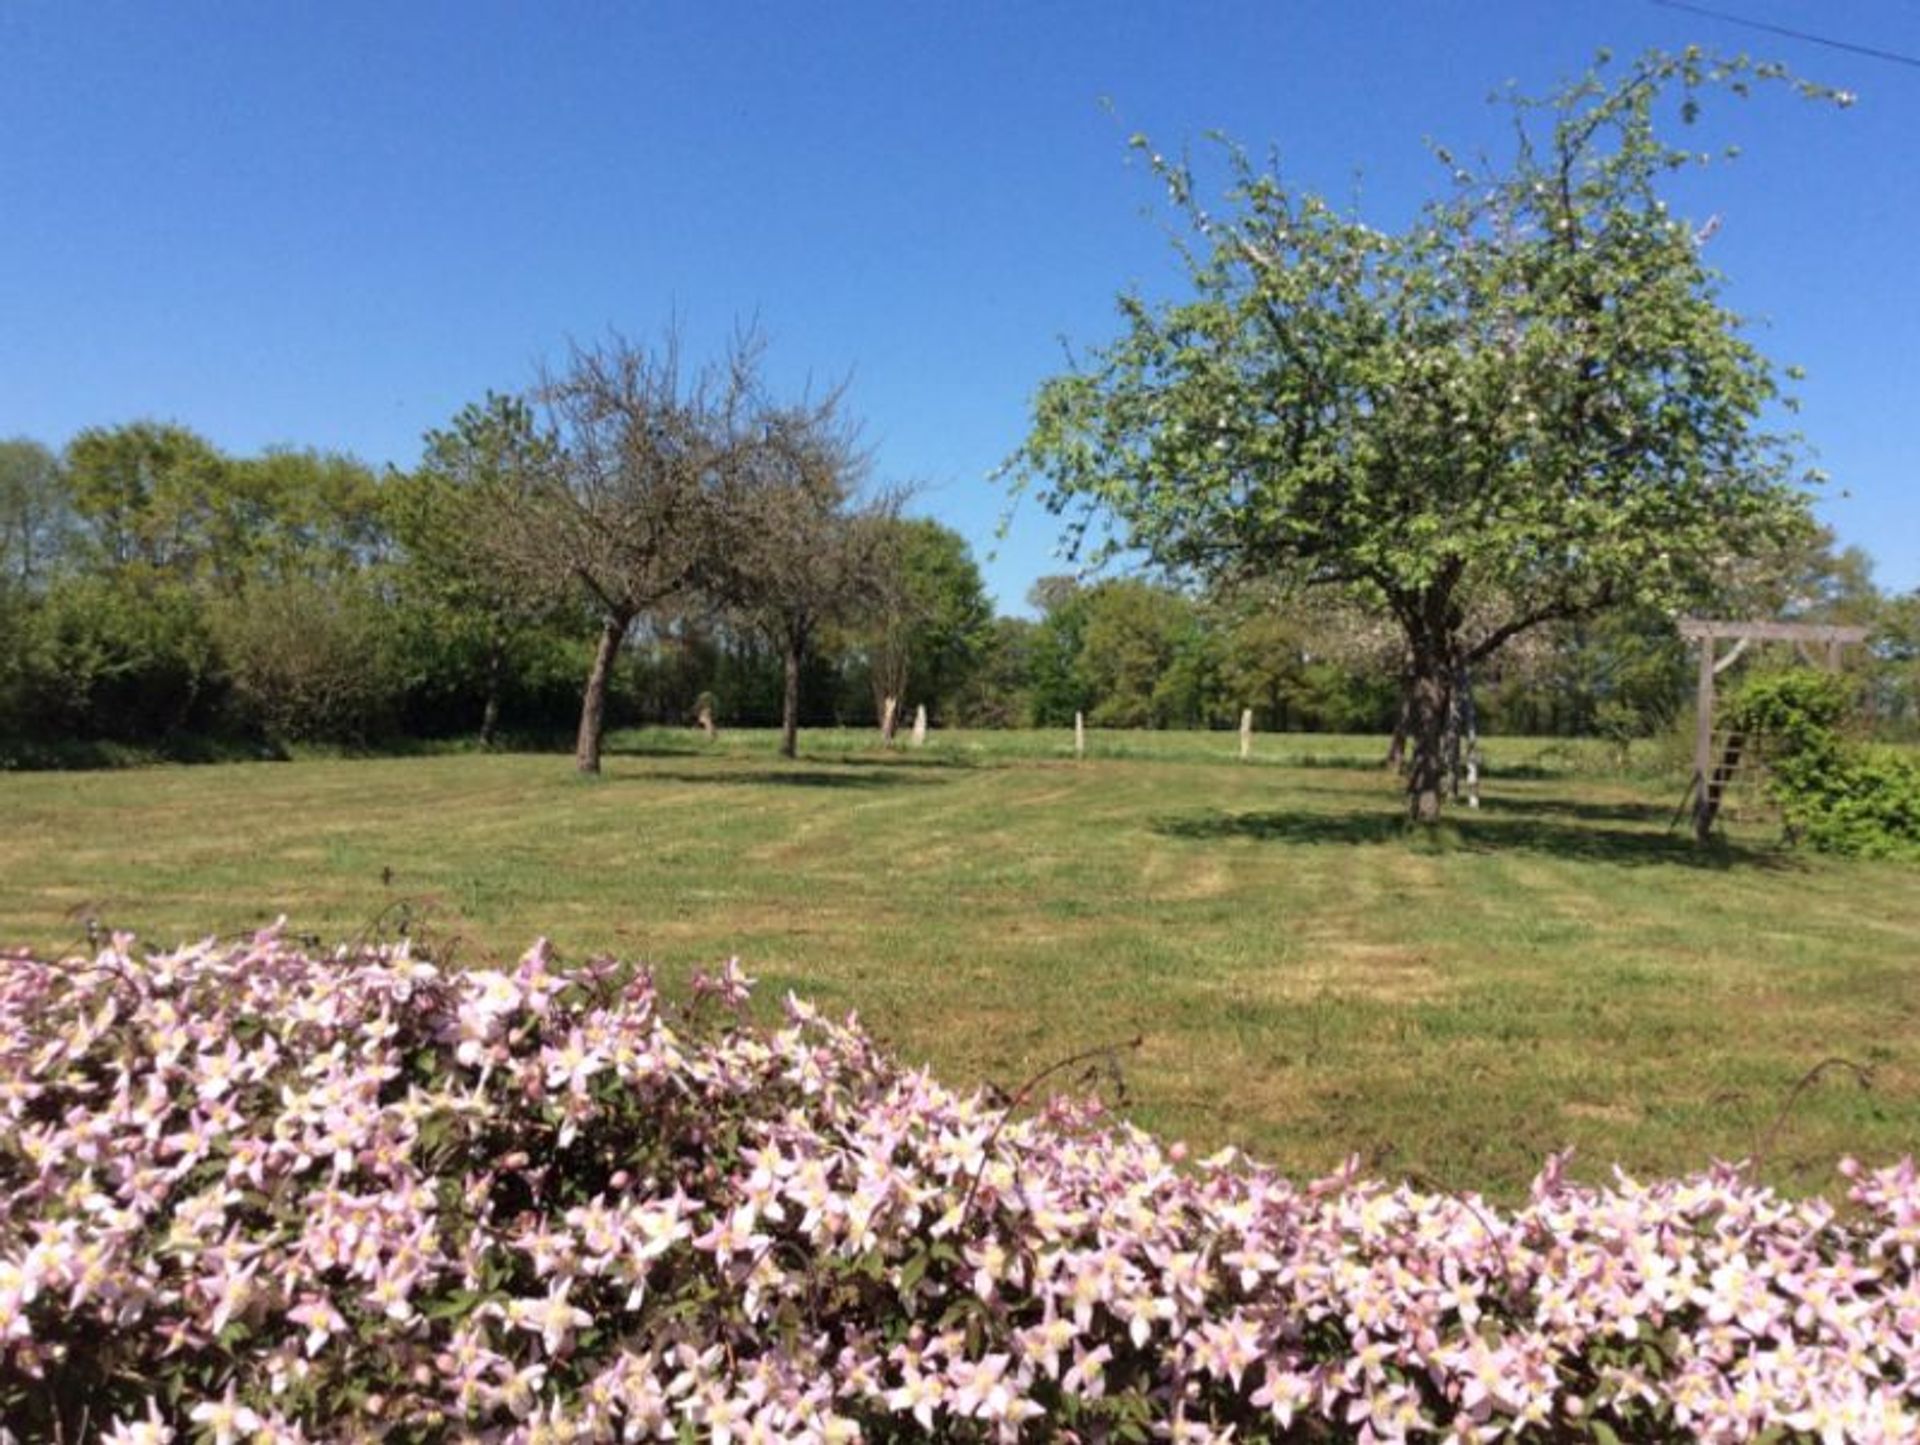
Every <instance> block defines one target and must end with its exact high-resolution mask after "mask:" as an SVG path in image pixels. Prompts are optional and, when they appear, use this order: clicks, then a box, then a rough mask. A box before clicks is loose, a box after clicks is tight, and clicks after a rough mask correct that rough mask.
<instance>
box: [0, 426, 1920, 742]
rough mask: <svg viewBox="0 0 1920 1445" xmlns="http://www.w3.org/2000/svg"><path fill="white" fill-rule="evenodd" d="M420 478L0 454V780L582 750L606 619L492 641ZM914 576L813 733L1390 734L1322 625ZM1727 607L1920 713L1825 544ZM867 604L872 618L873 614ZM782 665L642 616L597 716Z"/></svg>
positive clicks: (1648, 635)
mask: <svg viewBox="0 0 1920 1445" xmlns="http://www.w3.org/2000/svg"><path fill="white" fill-rule="evenodd" d="M435 485H436V480H435V478H434V476H433V470H432V468H431V466H429V465H424V464H423V466H422V467H421V468H420V469H418V470H417V471H416V472H413V473H403V472H398V471H389V472H386V473H381V472H378V471H376V470H374V469H372V468H370V467H368V466H366V465H364V464H363V463H361V462H359V461H356V460H354V459H353V458H351V457H348V456H344V455H340V454H338V453H333V452H327V451H318V450H292V449H288V450H276V451H271V452H268V453H265V454H263V455H260V456H253V457H232V456H227V455H225V454H223V453H222V452H220V451H219V450H218V449H216V448H215V447H214V446H212V445H211V444H210V443H209V442H207V441H206V440H205V439H204V438H202V437H199V436H197V435H196V434H194V433H193V432H192V431H190V430H187V429H185V428H183V427H180V426H175V425H162V424H155V423H150V422H138V423H133V424H130V425H124V426H117V427H109V428H99V429H93V430H88V431H85V432H82V433H81V434H79V435H78V436H76V437H74V438H73V439H72V440H71V441H70V442H69V443H68V444H67V445H66V447H65V448H64V449H63V450H62V451H60V452H58V453H56V452H54V451H51V450H49V449H48V448H47V447H45V446H43V445H41V444H40V443H38V442H34V441H29V440H15V441H11V442H5V443H0V764H10V765H16V766H17V765H22V764H32V763H34V762H38V761H50V762H57V761H61V760H63V759H67V760H84V758H85V756H86V754H87V750H88V749H89V748H95V747H97V746H98V745H102V744H125V745H131V746H133V747H135V748H138V749H150V750H152V751H154V752H158V753H173V754H176V755H189V754H191V753H193V752H195V751H221V750H238V749H249V750H252V749H259V750H269V751H270V750H274V749H278V748H280V747H283V746H285V745H289V744H303V743H328V744H340V745H347V746H365V747H380V746H387V745H394V744H399V743H403V742H405V741H406V740H410V739H421V740H426V739H447V738H457V737H461V736H480V735H482V734H483V733H484V734H485V735H486V736H487V737H488V739H489V740H495V739H500V740H509V739H519V740H526V741H544V740H548V739H554V740H558V739H563V738H566V737H569V736H570V735H571V733H572V731H573V729H574V727H575V725H576V723H577V720H578V717H579V711H580V698H581V688H582V682H583V679H584V678H585V677H586V675H587V672H588V670H589V667H590V664H591V661H592V655H593V650H594V647H595V642H596V637H597V635H598V632H599V620H598V619H597V618H596V616H595V615H594V614H593V612H592V611H591V610H590V609H589V608H588V607H587V606H586V605H584V604H583V603H581V602H579V601H578V600H577V599H575V600H573V601H571V602H570V601H566V600H559V601H553V602H551V603H549V604H547V605H544V607H543V608H541V609H537V610H536V611H535V612H533V613H532V614H529V615H525V616H522V617H521V618H520V619H519V621H518V622H517V624H516V625H515V626H514V627H513V628H512V629H511V630H510V631H503V630H502V629H500V628H499V627H498V626H496V625H494V624H493V622H492V620H491V619H490V615H489V613H488V611H487V609H486V608H485V607H482V606H478V605H475V604H474V602H473V600H472V598H471V596H470V591H471V589H463V588H462V587H460V586H451V585H449V583H448V580H447V568H446V565H445V558H444V557H443V556H442V555H440V547H441V544H440V540H439V538H440V533H441V531H442V529H443V528H444V519H445V515H446V509H445V508H444V507H439V506H436V505H434V501H433V498H434V493H433V491H432V489H433V487H434V486H435ZM887 525H889V526H891V527H892V528H894V529H895V532H896V543H897V547H896V551H895V552H894V553H893V554H892V555H895V556H896V557H897V558H898V566H899V569H900V571H901V573H902V576H901V577H900V578H899V579H898V580H897V584H896V585H893V586H891V587H889V588H886V589H884V590H885V595H886V596H887V597H888V598H889V599H891V600H890V601H889V602H888V603H887V604H886V605H884V606H882V605H880V604H878V603H876V606H875V608H874V609H873V615H870V616H865V617H862V616H860V615H859V609H855V612H854V614H853V615H852V616H851V617H850V618H849V619H848V620H844V621H840V622H837V623H836V624H835V625H834V626H832V627H830V628H828V629H826V630H825V632H824V633H823V634H822V635H821V636H820V637H819V638H818V639H817V640H816V641H815V643H814V645H813V646H812V649H811V651H810V653H809V655H808V656H807V659H806V662H805V666H804V670H803V674H802V678H801V688H800V698H801V702H800V707H801V718H802V721H803V722H804V723H806V724H808V725H826V724H834V725H841V726H868V725H876V724H877V722H878V719H879V715H880V712H881V709H882V706H883V699H884V698H885V697H887V696H894V697H897V698H898V699H899V703H900V709H901V712H902V713H903V714H905V715H908V716H910V715H911V711H912V709H913V708H914V707H915V706H916V705H924V706H925V707H926V708H927V709H928V712H929V714H930V715H931V717H932V719H933V720H934V722H935V723H936V724H943V725H964V726H986V727H996V726H1009V727H1013V726H1066V725H1070V724H1071V722H1072V719H1073V716H1074V714H1075V713H1076V712H1083V713H1085V714H1086V717H1087V719H1088V721H1089V723H1090V724H1092V725H1094V726H1102V727H1143V728H1170V727H1230V726H1233V725H1234V724H1235V723H1237V721H1238V719H1239V716H1240V712H1241V710H1242V709H1243V708H1251V709H1252V710H1253V712H1254V716H1255V720H1256V723H1257V725H1258V726H1259V727H1261V728H1262V729H1285V730H1302V731H1312V730H1330V731H1332V730H1337V731H1343V732H1350V731H1379V732H1383V733H1384V732H1386V731H1388V730H1389V729H1391V728H1392V726H1393V724H1394V720H1395V715H1396V710H1397V708H1398V705H1399V699H1400V692H1401V687H1400V660H1399V658H1398V657H1397V655H1396V652H1395V646H1396V644H1395V640H1394V637H1393V635H1392V633H1391V632H1390V631H1389V630H1388V629H1385V628H1383V627H1381V626H1380V625H1378V624H1377V623H1371V622H1369V621H1368V620H1367V618H1366V615H1365V613H1364V611H1363V610H1361V609H1357V608H1353V607H1349V606H1345V605H1342V604H1341V603H1340V601H1339V600H1338V599H1336V598H1330V597H1324V596H1320V595H1317V594H1314V593H1311V592H1288V591H1285V590H1281V589H1278V588H1274V587H1270V586H1269V587H1257V588H1243V589H1235V590H1232V591H1215V592H1211V593H1195V592H1190V591H1186V590H1181V589H1179V588H1176V587H1173V586H1170V585H1165V584H1162V583H1158V582H1151V581H1147V580H1142V579H1138V578H1116V579H1108V580H1102V581H1095V582H1091V583H1082V582H1076V581H1075V580H1073V579H1071V578H1065V577H1057V578H1047V579H1043V580H1042V581H1041V582H1040V583H1039V584H1037V585H1036V586H1035V588H1034V589H1033V592H1032V594H1031V596H1030V597H1029V599H1028V600H1029V603H1030V605H1031V606H1032V608H1033V610H1034V612H1035V614H1036V615H1035V616H1033V617H1031V618H1028V617H1006V616H995V615H994V611H993V608H992V606H991V605H990V603H989V600H988V598H987V595H986V592H985V588H984V586H983V584H982V581H981V577H980V573H979V570H978V567H977V566H976V565H975V562H974V559H973V558H972V556H971V555H970V554H969V551H968V548H967V544H966V542H965V540H964V539H963V538H961V537H960V536H959V535H957V534H956V533H954V532H953V531H951V530H950V529H947V528H945V527H943V526H941V525H939V524H938V523H935V522H932V521H927V520H921V519H907V518H896V519H891V520H890V521H889V522H888V523H887ZM1742 589H1743V590H1742V591H1741V593H1740V595H1739V596H1737V597H1733V596H1730V597H1729V599H1728V605H1729V606H1738V607H1745V608H1748V609H1750V610H1753V609H1760V608H1766V609H1769V610H1774V611H1778V610H1792V611H1796V612H1798V613H1801V614H1803V615H1807V616H1821V617H1827V618H1831V619H1835V620H1846V621H1863V622H1866V623H1868V624H1869V625H1871V626H1873V627H1874V628H1875V629H1876V634H1875V642H1874V644H1873V647H1872V648H1871V649H1870V651H1869V652H1868V653H1866V654H1864V655H1861V656H1859V657H1858V658H1856V660H1855V662H1854V664H1853V666H1854V667H1855V668H1856V669H1857V670H1858V671H1859V673H1860V676H1861V678H1862V680H1863V682H1864V685H1865V692H1866V694H1867V696H1868V699H1869V703H1870V707H1871V711H1872V712H1873V714H1874V715H1875V716H1876V717H1877V718H1878V720H1879V721H1880V723H1881V724H1882V726H1884V727H1886V728H1888V729H1892V730H1896V731H1908V732H1910V731H1912V730H1914V728H1915V726H1916V718H1917V716H1920V708H1917V706H1916V698H1917V697H1920V599H1917V598H1916V596H1915V595H1913V594H1909V595H1906V596H1904V597H1897V598H1890V597H1886V596H1883V595H1882V594H1881V593H1880V592H1879V591H1878V590H1877V589H1876V588H1875V587H1874V585H1873V583H1872V580H1871V576H1870V573H1869V569H1868V567H1867V564H1866V561H1865V559H1864V557H1862V556H1860V555H1859V554H1858V553H1857V552H1851V551H1849V552H1841V553H1837V554H1836V553H1835V551H1834V550H1833V548H1832V546H1831V544H1830V541H1828V540H1826V539H1822V540H1821V541H1820V542H1819V544H1818V545H1816V546H1813V547H1810V548H1809V549H1808V550H1807V551H1806V552H1805V553H1804V554H1802V555H1796V556H1794V557H1791V558H1784V559H1779V560H1778V562H1777V563H1776V564H1774V566H1773V571H1772V574H1771V575H1770V576H1768V577H1765V578H1762V579H1761V580H1760V581H1759V582H1756V581H1755V579H1754V577H1753V576H1751V575H1748V576H1746V577H1745V578H1744V580H1743V583H1742ZM876 595H878V594H876ZM782 662H783V659H782V655H781V652H780V650H779V649H778V648H777V647H776V646H774V645H772V644H771V643H770V642H769V640H768V639H767V638H766V637H765V636H764V634H763V633H762V632H761V631H759V630H758V629H756V628H754V627H752V626H750V625H747V624H746V623H745V622H744V621H743V619H741V618H740V617H737V616H732V615H729V614H728V613H727V612H725V611H724V610H715V609H711V608H706V607H693V608H687V609H682V610H678V611H666V612H662V613H661V614H659V615H656V616H652V617H648V618H646V619H643V621H642V625H641V626H640V627H638V628H637V630H636V631H635V632H634V633H633V635H632V637H631V638H630V640H629V641H628V643H627V645H626V646H625V648H624V649H623V651H622V653H621V655H620V658H619V661H618V665H617V667H616V669H615V671H614V674H613V677H612V682H611V686H610V691H609V698H608V720H609V722H610V723H611V724H612V725H614V726H620V725H626V724H641V723H652V724H690V723H692V722H693V721H694V719H695V718H696V716H697V715H698V713H699V711H700V709H701V708H702V706H703V705H705V706H709V707H710V708H711V709H712V712H713V715H714V717H715V718H716V719H717V721H718V722H719V723H720V725H721V726H729V725H732V726H766V725H771V724H774V723H777V722H778V721H779V720H780V716H781V708H782V695H783V674H782ZM1691 677H1692V663H1691V661H1690V659H1689V657H1688V654H1687V652H1686V650H1685V649H1684V647H1683V645H1682V644H1681V643H1680V641H1679V639H1678V638H1677V637H1676V636H1675V634H1674V632H1673V629H1672V626H1671V622H1670V620H1669V619H1665V618H1661V617H1657V616H1636V615H1633V614H1616V615H1614V616H1611V617H1609V618H1606V619H1604V620H1602V621H1601V622H1598V623H1591V624H1586V625H1583V626H1578V627H1563V628H1560V629H1558V630H1554V629H1547V630H1543V631H1542V632H1540V633H1539V634H1538V635H1537V636H1536V637H1535V638H1533V639H1531V640H1530V641H1529V643H1528V644H1527V645H1526V646H1525V647H1516V648H1514V649H1512V650H1510V652H1509V653H1508V654H1506V655H1503V657H1502V659H1501V667H1500V670H1499V672H1498V673H1497V674H1494V675H1490V676H1487V677H1483V678H1479V679H1477V680H1476V687H1477V695H1478V705H1479V713H1480V720H1481V726H1482V728H1483V730H1485V731H1489V732H1526V733H1533V734H1569V735H1571V734H1594V733H1600V734H1606V735H1613V736H1618V737H1621V738H1627V737H1632V736H1636V735H1643V734H1647V733H1651V732H1654V731H1657V730H1659V729H1660V728H1662V727H1663V726H1665V725H1667V724H1668V723H1670V722H1671V721H1672V719H1673V718H1674V716H1675V715H1676V714H1677V712H1678V711H1679V710H1680V709H1681V708H1682V707H1683V706H1684V704H1685V700H1686V698H1687V697H1688V695H1689V691H1690V686H1691Z"/></svg>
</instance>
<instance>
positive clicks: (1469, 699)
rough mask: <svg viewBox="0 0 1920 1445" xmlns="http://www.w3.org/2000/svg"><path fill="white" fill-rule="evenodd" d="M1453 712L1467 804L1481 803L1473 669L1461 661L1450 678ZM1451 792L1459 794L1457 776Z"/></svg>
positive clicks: (1476, 707)
mask: <svg viewBox="0 0 1920 1445" xmlns="http://www.w3.org/2000/svg"><path fill="white" fill-rule="evenodd" d="M1453 715H1454V717H1455V719H1456V720H1457V726H1458V729H1459V734H1460V749H1461V757H1462V765H1463V767H1464V781H1465V783H1466V788H1467V806H1468V807H1469V808H1477V807H1479V806H1480V709H1479V707H1478V706H1477V705H1476V704H1475V702H1474V700H1473V673H1472V672H1471V671H1469V670H1468V668H1467V666H1466V664H1464V663H1462V664H1461V666H1460V669H1459V672H1458V673H1457V674H1456V675H1455V677H1454V680H1453ZM1453 796H1454V797H1455V798H1456V799H1458V798H1459V796H1460V783H1459V780H1456V782H1455V784H1454V789H1453Z"/></svg>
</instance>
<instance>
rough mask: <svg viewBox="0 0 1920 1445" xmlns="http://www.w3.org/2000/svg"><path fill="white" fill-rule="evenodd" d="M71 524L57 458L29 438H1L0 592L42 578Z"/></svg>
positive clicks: (59, 551)
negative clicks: (5, 439)
mask: <svg viewBox="0 0 1920 1445" xmlns="http://www.w3.org/2000/svg"><path fill="white" fill-rule="evenodd" d="M71 524H72V509H71V507H70V506H69V504H68V500H67V490H66V479H65V478H64V477H63V476H62V475H61V471H60V461H59V458H57V457H56V456H54V454H53V453H52V452H50V451H48V450H47V449H46V448H45V447H43V446H42V445H40V443H39V442H36V441H33V440H30V439H29V438H27V437H15V438H13V439H12V440H11V441H0V591H4V590H5V589H7V588H8V587H10V586H17V587H20V588H23V589H26V590H29V591H30V590H33V589H35V588H36V587H38V586H39V585H40V584H42V583H44V582H45V581H46V579H47V576H48V574H49V573H50V572H51V571H52V570H53V569H54V567H55V566H56V565H58V563H59V562H60V560H61V557H62V555H63V553H64V551H65V548H66V544H67V540H68V538H67V532H68V529H69V527H70V526H71Z"/></svg>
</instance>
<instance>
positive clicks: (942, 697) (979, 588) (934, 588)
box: [855, 517, 993, 717]
mask: <svg viewBox="0 0 1920 1445" xmlns="http://www.w3.org/2000/svg"><path fill="white" fill-rule="evenodd" d="M878 542H879V547H880V551H879V554H878V556H877V558H876V561H877V562H878V564H879V573H878V577H877V587H876V590H875V593H874V596H873V598H872V599H871V605H870V606H869V608H868V609H867V611H868V616H867V618H866V619H865V620H864V622H863V624H862V625H860V626H858V627H856V629H855V640H856V642H857V643H858V644H859V645H860V646H861V647H862V648H863V650H864V651H865V653H866V657H867V664H868V671H869V681H870V684H871V687H872V691H873V700H874V710H875V711H876V712H877V713H880V714H882V715H883V716H884V713H885V710H886V700H887V699H888V698H893V699H895V700H896V701H897V702H899V703H900V704H902V705H903V706H904V705H905V704H906V703H908V702H911V701H918V702H923V703H925V704H926V705H927V707H928V710H929V711H930V712H932V713H933V715H934V716H935V717H940V716H942V715H943V714H944V713H946V712H947V711H948V710H949V709H950V708H951V707H952V706H953V704H954V702H955V700H956V699H957V698H958V696H959V694H960V692H961V690H962V689H963V688H964V687H965V686H966V683H967V680H968V677H969V676H970V674H971V672H972V669H973V668H974V666H975V665H976V663H977V662H978V659H979V655H980V649H981V647H982V646H983V644H984V643H985V640H986V633H987V630H988V628H989V627H990V626H991V625H992V622H993V607H992V605H991V604H990V603H989V602H988V601H987V589H986V585H985V584H984V583H983V582H982V581H981V580H980V569H979V567H978V566H976V565H975V564H974V560H973V554H972V553H971V552H970V551H969V550H968V547H967V542H966V539H965V538H964V537H962V536H961V535H960V534H959V533H958V532H955V531H954V530H953V529H952V528H950V527H943V526H942V525H941V524H940V523H938V522H935V521H932V520H930V519H928V518H924V517H912V518H908V517H902V518H898V519H896V520H893V521H891V522H887V523H884V524H882V525H881V527H880V531H879V534H878Z"/></svg>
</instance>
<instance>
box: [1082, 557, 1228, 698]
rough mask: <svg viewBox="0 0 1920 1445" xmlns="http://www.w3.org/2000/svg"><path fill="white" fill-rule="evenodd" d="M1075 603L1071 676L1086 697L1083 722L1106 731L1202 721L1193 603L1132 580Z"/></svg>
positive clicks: (1103, 586) (1092, 591) (1201, 663)
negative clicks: (1081, 613)
mask: <svg viewBox="0 0 1920 1445" xmlns="http://www.w3.org/2000/svg"><path fill="white" fill-rule="evenodd" d="M1080 605H1081V606H1082V607H1083V608H1084V610H1085V618H1086V621H1085V624H1084V626H1083V628H1082V630H1081V633H1080V656H1079V658H1078V659H1077V662H1076V671H1077V673H1078V675H1079V677H1080V678H1081V679H1082V680H1083V682H1084V685H1085V687H1086V689H1087V692H1088V694H1089V695H1090V696H1091V697H1092V699H1093V707H1092V710H1091V711H1090V712H1089V713H1088V716H1087V721H1088V722H1090V723H1092V724H1093V725H1094V726H1095V727H1105V728H1141V727H1150V728H1162V727H1170V726H1180V725H1185V726H1189V727H1191V726H1193V725H1195V724H1196V723H1201V722H1204V721H1205V720H1206V719H1205V711H1206V702H1207V699H1206V693H1207V691H1208V685H1207V684H1208V678H1207V674H1208V672H1209V671H1210V667H1209V665H1208V664H1209V661H1210V659H1209V660H1202V658H1201V656H1200V654H1201V653H1203V651H1204V650H1205V641H1204V637H1203V635H1202V633H1201V631H1200V628H1199V625H1198V619H1197V618H1196V616H1195V614H1194V608H1193V604H1192V603H1191V602H1189V601H1188V600H1187V598H1185V597H1183V596H1182V595H1181V594H1180V593H1178V592H1176V591H1174V590H1173V589H1172V588H1169V587H1158V586H1155V585H1154V584H1152V583H1150V582H1146V581H1143V580H1141V579H1140V578H1137V577H1126V578H1119V579H1115V580H1111V581H1106V582H1102V583H1100V584H1099V585H1097V586H1095V587H1090V588H1088V589H1087V590H1086V592H1085V594H1084V596H1083V597H1082V599H1081V602H1080Z"/></svg>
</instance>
